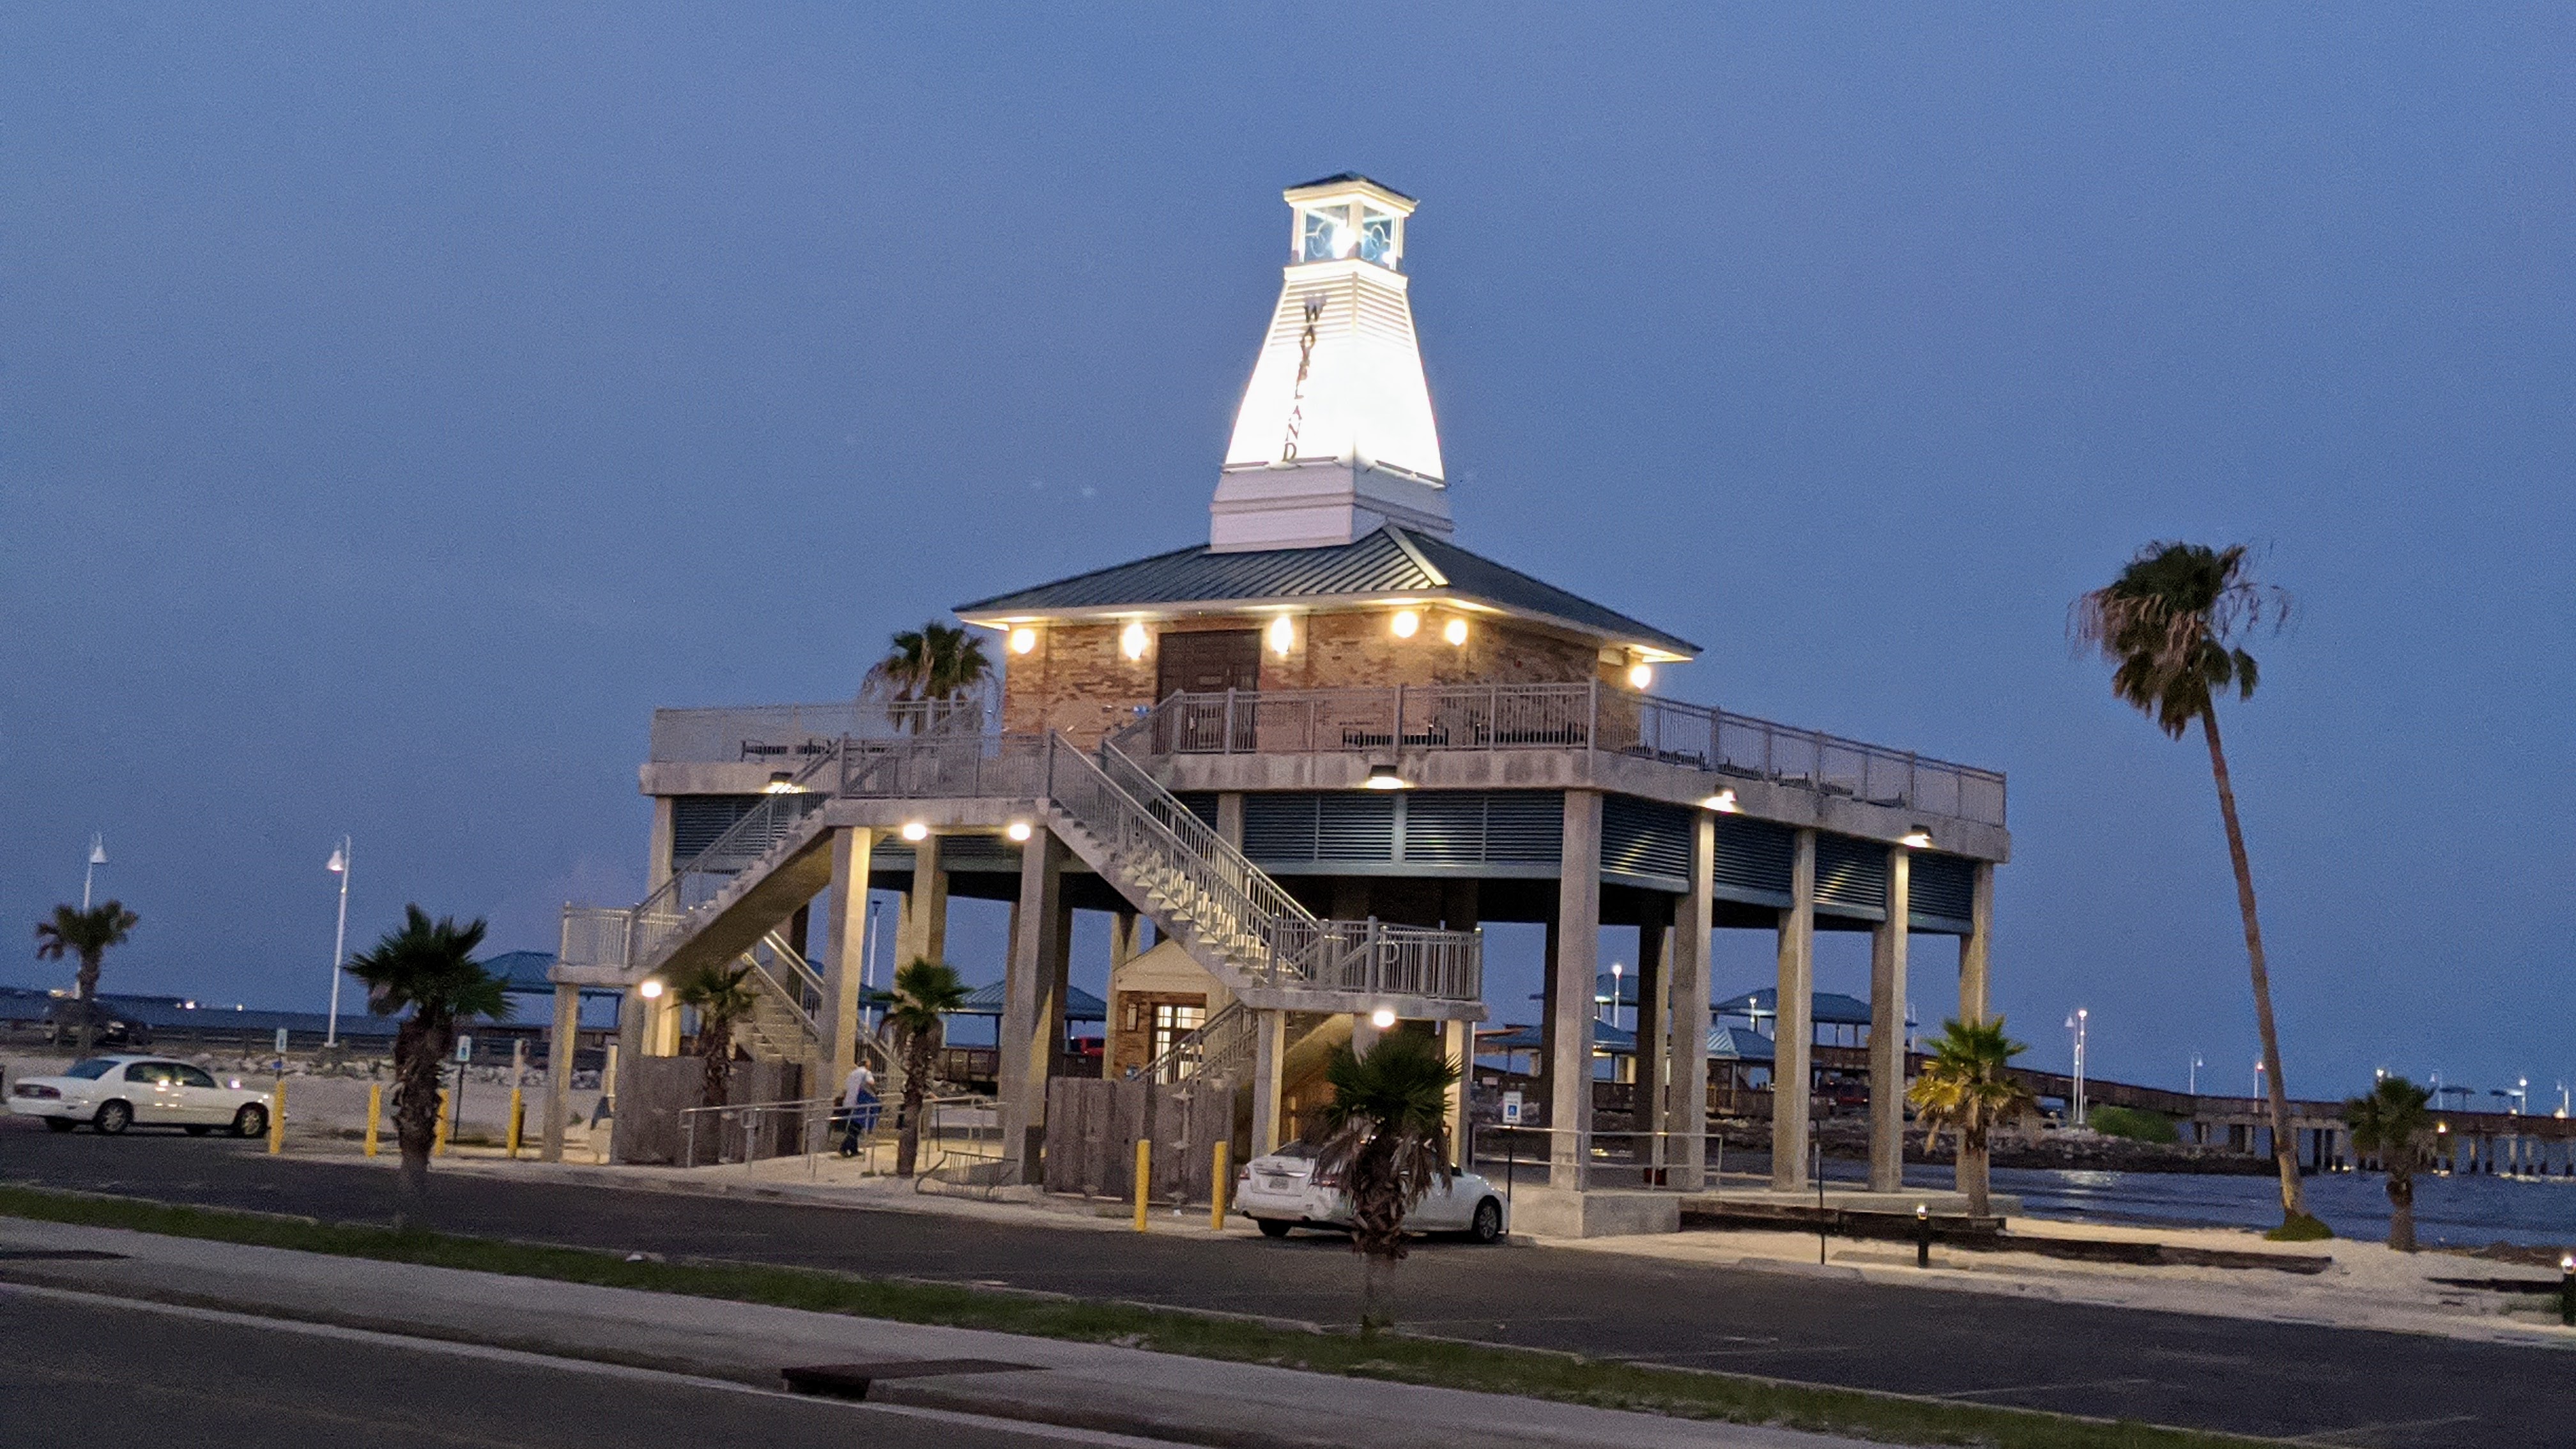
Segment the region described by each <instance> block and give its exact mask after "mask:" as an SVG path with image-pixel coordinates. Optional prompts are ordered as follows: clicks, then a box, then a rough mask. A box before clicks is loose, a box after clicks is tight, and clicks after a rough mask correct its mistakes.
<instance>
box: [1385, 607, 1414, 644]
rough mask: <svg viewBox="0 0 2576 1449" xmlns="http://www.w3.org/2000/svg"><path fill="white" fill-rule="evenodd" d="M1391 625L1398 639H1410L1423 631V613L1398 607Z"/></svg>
mask: <svg viewBox="0 0 2576 1449" xmlns="http://www.w3.org/2000/svg"><path fill="white" fill-rule="evenodd" d="M1391 627H1392V628H1393V629H1394V630H1395V637H1397V638H1398V639H1410V638H1412V637H1413V636H1414V635H1416V634H1419V633H1421V632H1422V615H1421V614H1419V613H1417V612H1416V611H1414V610H1412V609H1398V610H1396V611H1395V621H1394V623H1393V624H1392V625H1391Z"/></svg>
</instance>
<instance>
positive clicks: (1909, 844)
mask: <svg viewBox="0 0 2576 1449" xmlns="http://www.w3.org/2000/svg"><path fill="white" fill-rule="evenodd" d="M1896 843H1897V844H1899V845H1902V846H1904V847H1905V848H1906V849H1908V850H1930V849H1931V848H1932V832H1931V831H1929V830H1926V829H1924V828H1923V827H1922V826H1920V825H1909V826H1907V827H1906V829H1905V833H1904V834H1903V835H1900V836H1898V837H1896Z"/></svg>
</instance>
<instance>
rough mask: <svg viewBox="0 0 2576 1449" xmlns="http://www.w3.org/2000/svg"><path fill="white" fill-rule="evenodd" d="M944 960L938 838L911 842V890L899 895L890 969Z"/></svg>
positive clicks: (944, 902) (943, 885)
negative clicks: (900, 911) (900, 907)
mask: <svg viewBox="0 0 2576 1449" xmlns="http://www.w3.org/2000/svg"><path fill="white" fill-rule="evenodd" d="M947 959H948V872H947V871H945V870H943V869H941V868H940V864H939V837H938V836H936V835H933V836H929V837H926V838H924V839H922V840H918V841H915V842H913V847H912V889H910V890H908V891H905V892H904V893H903V915H902V918H901V919H900V920H899V921H898V922H897V923H896V925H895V930H894V969H895V970H897V971H900V970H902V969H903V968H905V967H906V966H909V965H911V964H912V963H913V962H915V961H945V960H947Z"/></svg>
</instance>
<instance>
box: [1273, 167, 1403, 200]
mask: <svg viewBox="0 0 2576 1449" xmlns="http://www.w3.org/2000/svg"><path fill="white" fill-rule="evenodd" d="M1353 182H1358V183H1360V184H1362V185H1366V186H1374V187H1376V188H1377V189H1378V190H1380V191H1383V192H1385V193H1386V194H1387V195H1389V196H1403V197H1404V199H1405V200H1407V201H1410V202H1412V203H1414V204H1415V205H1417V206H1418V205H1420V204H1421V202H1422V198H1421V197H1419V196H1405V194H1404V193H1403V192H1401V191H1398V190H1396V189H1395V188H1394V187H1392V186H1389V185H1387V184H1386V183H1385V182H1383V181H1380V180H1378V179H1377V178H1376V177H1374V176H1362V175H1361V174H1359V173H1358V172H1356V171H1336V172H1334V173H1333V174H1332V175H1330V176H1318V177H1316V178H1315V179H1314V180H1312V181H1300V182H1298V183H1297V184H1296V185H1294V186H1291V187H1289V188H1288V189H1289V190H1291V191H1312V190H1314V189H1315V188H1316V187H1318V186H1348V185H1350V184H1351V183H1353Z"/></svg>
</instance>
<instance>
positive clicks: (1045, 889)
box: [1001, 827, 1064, 1182]
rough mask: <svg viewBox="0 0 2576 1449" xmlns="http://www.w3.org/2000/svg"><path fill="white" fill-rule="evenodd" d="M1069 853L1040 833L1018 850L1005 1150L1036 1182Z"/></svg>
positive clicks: (1057, 1035)
mask: <svg viewBox="0 0 2576 1449" xmlns="http://www.w3.org/2000/svg"><path fill="white" fill-rule="evenodd" d="M1063 907H1064V845H1063V843H1062V842H1060V841H1058V840H1057V839H1056V838H1055V833H1054V832H1053V831H1050V830H1047V829H1045V828H1043V827H1041V828H1040V829H1039V830H1038V831H1037V832H1036V834H1035V835H1034V836H1033V837H1032V838H1031V839H1030V841H1029V843H1028V844H1027V845H1026V846H1024V847H1022V848H1021V850H1020V901H1019V908H1018V911H1017V914H1016V917H1015V919H1014V921H1013V926H1014V929H1013V930H1012V932H1011V959H1010V965H1009V967H1008V968H1007V971H1006V974H1005V975H1004V978H1003V983H1002V1021H1001V1057H1002V1063H1001V1098H1002V1102H1001V1108H1002V1150H1003V1152H1004V1154H1005V1155H1006V1157H1007V1158H1008V1159H1009V1160H1013V1161H1016V1162H1017V1163H1019V1165H1020V1172H1021V1180H1022V1181H1024V1182H1034V1181H1036V1180H1037V1172H1038V1162H1039V1157H1038V1153H1039V1148H1040V1145H1041V1143H1042V1141H1043V1135H1044V1133H1045V1130H1046V1088H1047V1076H1048V1073H1049V1071H1050V1069H1051V1068H1052V1067H1053V1066H1054V1063H1055V1054H1056V1052H1057V1051H1058V1050H1060V1047H1059V1043H1060V1042H1062V1040H1063V1038H1064V997H1063V996H1062V994H1061V993H1060V992H1058V991H1055V990H1051V989H1049V988H1050V987H1051V986H1052V985H1053V982H1054V977H1055V965H1056V963H1057V962H1058V961H1059V960H1061V959H1062V953H1061V952H1060V951H1059V950H1058V943H1057V941H1056V940H1055V939H1054V937H1055V936H1056V935H1057V932H1058V929H1059V925H1060V923H1061V922H1062V921H1063V919H1064V909H1063Z"/></svg>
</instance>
